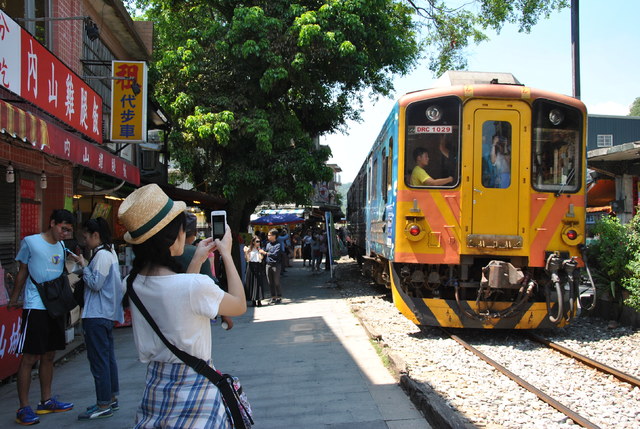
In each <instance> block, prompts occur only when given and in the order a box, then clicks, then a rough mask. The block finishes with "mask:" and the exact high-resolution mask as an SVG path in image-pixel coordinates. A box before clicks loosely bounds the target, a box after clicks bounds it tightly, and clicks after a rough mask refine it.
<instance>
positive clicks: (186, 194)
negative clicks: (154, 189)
mask: <svg viewBox="0 0 640 429" xmlns="http://www.w3.org/2000/svg"><path fill="white" fill-rule="evenodd" d="M158 186H160V187H161V188H162V190H163V191H164V192H165V193H166V194H167V195H168V196H169V198H171V199H172V200H174V201H184V202H185V203H187V205H188V206H199V207H205V208H208V209H210V210H221V209H223V208H224V206H225V204H226V203H227V200H225V199H224V198H221V197H214V196H213V195H209V194H205V193H204V192H199V191H191V190H189V189H182V188H177V187H175V186H172V185H163V184H161V183H158Z"/></svg>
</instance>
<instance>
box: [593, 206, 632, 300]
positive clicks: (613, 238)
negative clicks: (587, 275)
mask: <svg viewBox="0 0 640 429" xmlns="http://www.w3.org/2000/svg"><path fill="white" fill-rule="evenodd" d="M593 233H594V234H596V236H597V240H595V241H594V242H593V243H592V244H590V245H589V247H588V249H587V250H588V255H589V261H591V262H592V263H593V264H592V265H593V268H594V277H595V280H596V284H597V285H598V286H599V289H600V291H601V292H607V293H609V294H610V295H611V297H612V298H613V300H614V301H615V302H620V303H624V304H625V305H628V306H630V307H631V308H633V309H635V310H637V311H640V214H636V215H635V216H634V217H633V219H632V220H631V222H629V223H628V224H622V223H620V220H619V219H618V218H616V217H611V216H605V217H603V218H601V219H599V220H598V222H596V224H595V226H594V228H593ZM623 291H626V293H624V294H623ZM625 295H626V296H625Z"/></svg>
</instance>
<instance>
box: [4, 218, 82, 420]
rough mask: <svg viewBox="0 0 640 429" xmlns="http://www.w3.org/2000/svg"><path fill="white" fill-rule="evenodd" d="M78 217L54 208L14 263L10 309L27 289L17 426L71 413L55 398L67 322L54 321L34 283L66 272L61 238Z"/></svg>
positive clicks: (20, 347)
mask: <svg viewBox="0 0 640 429" xmlns="http://www.w3.org/2000/svg"><path fill="white" fill-rule="evenodd" d="M74 223H75V218H74V216H73V214H72V213H71V212H69V211H68V210H54V211H53V213H52V214H51V218H50V219H49V229H48V230H47V232H43V233H40V234H34V235H29V236H27V237H25V238H24V239H23V240H22V243H20V250H19V251H18V254H17V255H16V261H18V262H19V263H20V269H19V270H18V274H17V275H16V282H15V287H14V289H13V292H12V293H11V298H10V299H9V304H8V306H7V307H8V308H17V307H19V304H18V297H19V296H20V294H21V293H22V290H23V288H24V289H25V293H24V302H23V304H22V327H21V333H20V338H19V340H18V349H17V354H22V360H21V361H20V366H19V368H18V376H17V378H18V383H17V387H18V399H19V401H20V408H19V409H18V411H17V412H16V422H18V423H20V424H22V425H33V424H36V423H40V419H39V418H38V416H37V415H36V414H48V413H58V412H64V411H69V410H71V409H73V404H72V403H70V402H61V401H58V400H57V399H56V398H54V397H53V396H52V395H51V384H52V381H53V359H54V357H55V355H56V350H64V348H65V335H64V324H65V320H64V318H59V319H54V318H53V317H51V316H50V315H49V313H48V312H47V309H46V307H45V306H44V303H43V302H42V299H40V294H39V293H38V289H37V288H36V286H35V284H33V281H32V280H31V278H33V280H35V281H36V282H38V283H42V282H46V281H49V280H54V279H56V278H58V277H60V276H61V275H62V274H63V272H64V263H65V251H66V249H65V247H64V244H63V243H62V240H65V239H67V238H71V236H72V233H73V224H74ZM38 361H40V369H39V371H38V376H39V379H40V398H41V401H40V403H39V404H38V407H37V409H36V412H35V413H34V411H33V409H32V408H31V406H30V405H29V388H30V387H31V369H32V368H33V365H35V363H36V362H38Z"/></svg>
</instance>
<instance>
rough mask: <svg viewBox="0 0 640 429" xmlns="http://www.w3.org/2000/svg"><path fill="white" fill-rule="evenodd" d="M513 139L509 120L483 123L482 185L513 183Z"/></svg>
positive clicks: (492, 185)
mask: <svg viewBox="0 0 640 429" xmlns="http://www.w3.org/2000/svg"><path fill="white" fill-rule="evenodd" d="M511 139H512V136H511V124H510V123H509V122H505V121H486V122H485V123H484V124H482V186H484V187H485V188H508V187H509V186H510V185H511Z"/></svg>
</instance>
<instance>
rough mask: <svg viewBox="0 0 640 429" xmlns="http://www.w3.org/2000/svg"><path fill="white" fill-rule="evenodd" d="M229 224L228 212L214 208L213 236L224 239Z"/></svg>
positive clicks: (212, 213) (212, 215) (212, 218)
mask: <svg viewBox="0 0 640 429" xmlns="http://www.w3.org/2000/svg"><path fill="white" fill-rule="evenodd" d="M226 226H227V212H226V211H224V210H214V211H212V212H211V236H212V237H213V239H214V240H215V239H216V238H218V239H222V237H224V232H225V228H226Z"/></svg>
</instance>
